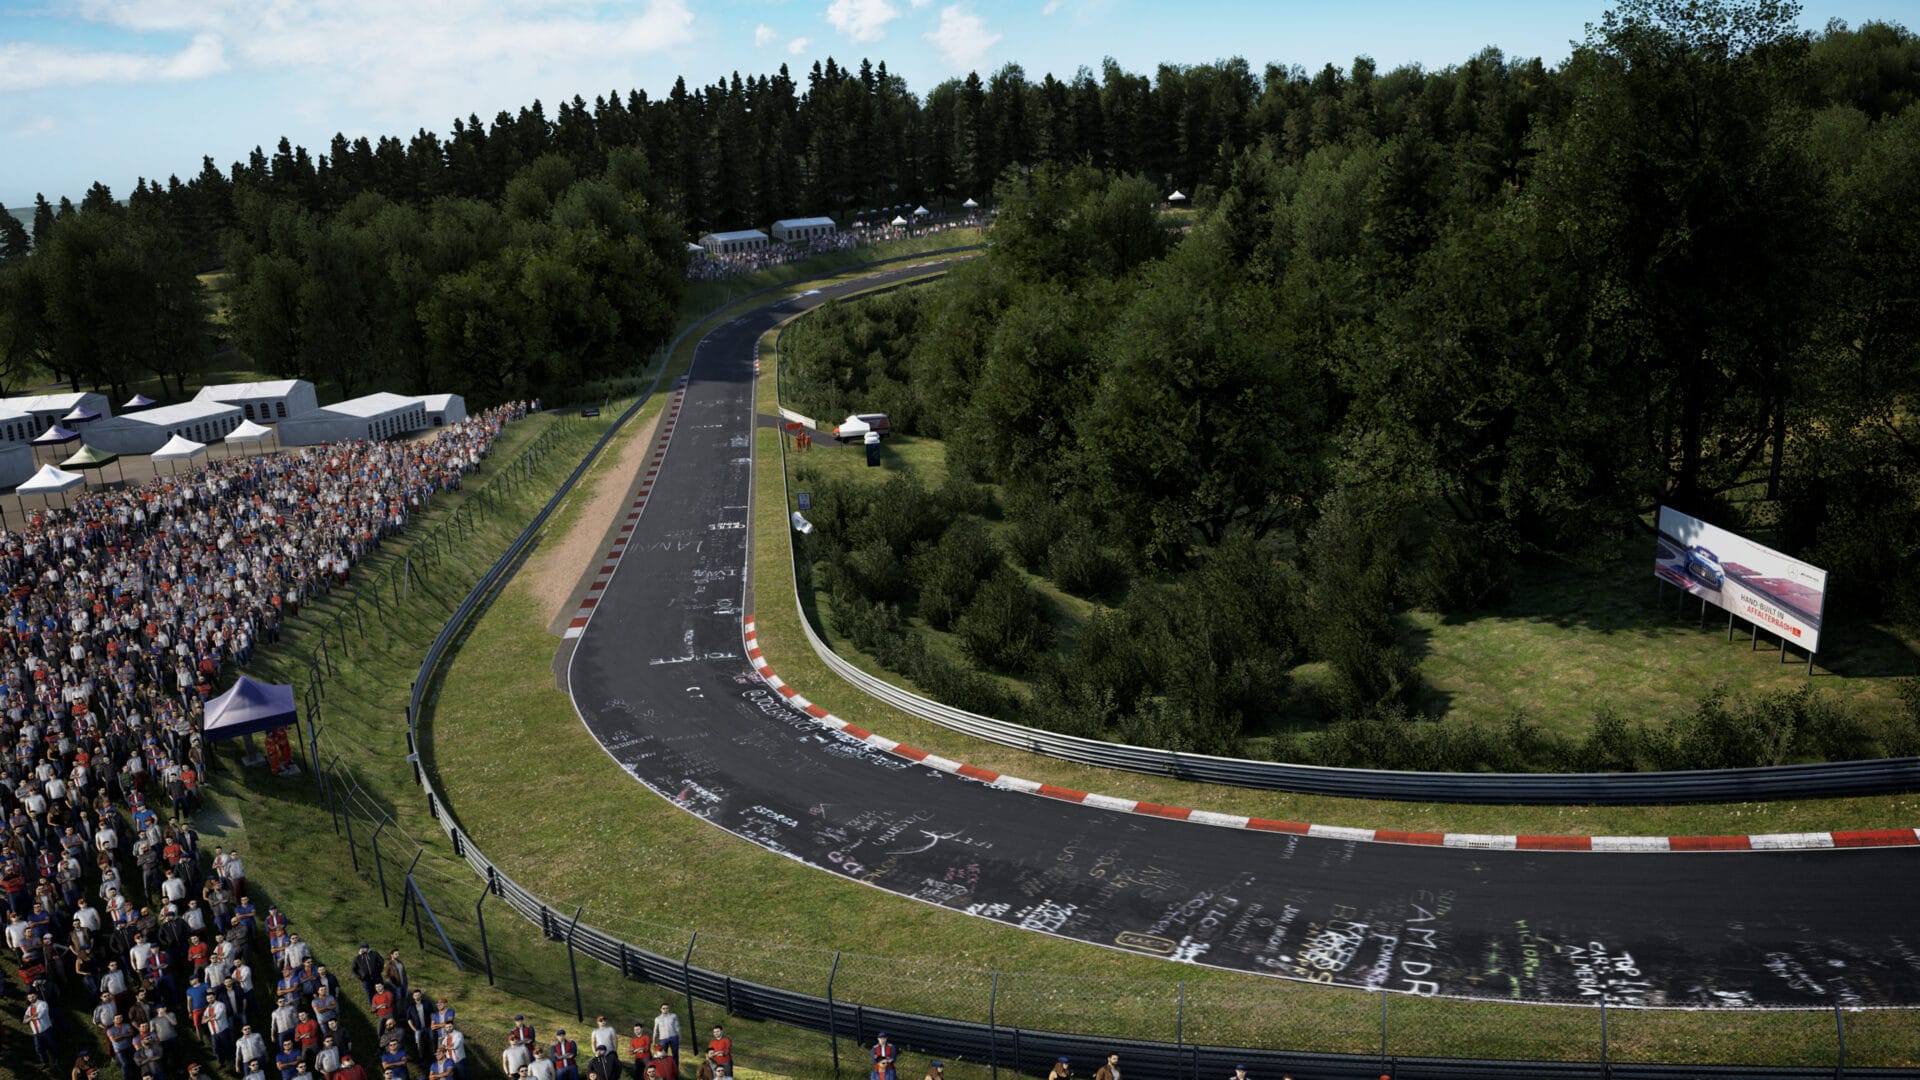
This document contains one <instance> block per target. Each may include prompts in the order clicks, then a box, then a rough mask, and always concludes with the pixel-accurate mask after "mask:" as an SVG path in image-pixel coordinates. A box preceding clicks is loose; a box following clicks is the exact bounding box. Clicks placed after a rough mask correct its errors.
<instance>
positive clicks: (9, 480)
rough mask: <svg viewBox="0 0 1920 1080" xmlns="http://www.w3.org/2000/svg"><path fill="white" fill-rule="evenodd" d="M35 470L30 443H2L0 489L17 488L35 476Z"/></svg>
mask: <svg viewBox="0 0 1920 1080" xmlns="http://www.w3.org/2000/svg"><path fill="white" fill-rule="evenodd" d="M35 468H37V466H36V465H34V463H33V446H32V445H31V444H30V443H23V442H5V443H0V488H12V487H17V486H18V485H20V484H21V483H22V482H24V481H25V480H26V479H27V478H28V477H30V476H32V475H33V471H34V469H35Z"/></svg>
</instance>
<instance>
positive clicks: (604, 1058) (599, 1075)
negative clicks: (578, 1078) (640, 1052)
mask: <svg viewBox="0 0 1920 1080" xmlns="http://www.w3.org/2000/svg"><path fill="white" fill-rule="evenodd" d="M587 1080H620V1058H619V1056H618V1055H617V1054H615V1053H614V1052H613V1044H612V1043H611V1042H606V1043H596V1044H594V1047H593V1060H592V1061H589V1062H587Z"/></svg>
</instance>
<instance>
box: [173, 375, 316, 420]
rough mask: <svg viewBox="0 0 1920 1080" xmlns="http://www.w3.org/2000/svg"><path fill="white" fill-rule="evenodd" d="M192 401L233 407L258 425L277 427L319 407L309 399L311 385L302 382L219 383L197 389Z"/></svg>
mask: <svg viewBox="0 0 1920 1080" xmlns="http://www.w3.org/2000/svg"><path fill="white" fill-rule="evenodd" d="M193 400H195V401H217V402H222V403H224V404H227V405H237V406H239V408H240V413H241V415H242V416H245V417H246V418H247V419H249V420H252V421H254V422H255V423H260V424H277V423H279V422H280V421H282V420H285V419H287V418H288V417H290V416H299V415H300V414H301V413H307V412H312V411H313V410H315V409H317V408H319V407H320V402H319V400H318V399H317V398H315V397H314V396H313V384H312V383H310V382H308V381H307V380H305V379H274V380H271V381H269V382H243V383H219V384H216V385H213V386H203V387H201V388H200V392H199V393H197V394H195V395H193Z"/></svg>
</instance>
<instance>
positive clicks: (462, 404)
mask: <svg viewBox="0 0 1920 1080" xmlns="http://www.w3.org/2000/svg"><path fill="white" fill-rule="evenodd" d="M420 404H422V405H425V406H426V407H427V425H428V426H429V427H445V426H446V425H448V424H457V423H459V422H460V421H462V420H465V419H466V418H467V399H466V398H463V397H461V396H460V395H459V394H426V395H424V396H422V397H421V398H420Z"/></svg>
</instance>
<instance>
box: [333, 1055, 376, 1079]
mask: <svg viewBox="0 0 1920 1080" xmlns="http://www.w3.org/2000/svg"><path fill="white" fill-rule="evenodd" d="M329 1080H367V1070H366V1067H365V1066H363V1065H361V1064H360V1063H358V1062H356V1061H354V1060H353V1055H352V1054H341V1055H340V1068H339V1069H338V1070H337V1071H335V1072H334V1074H333V1076H332V1077H330V1078H329Z"/></svg>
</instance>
